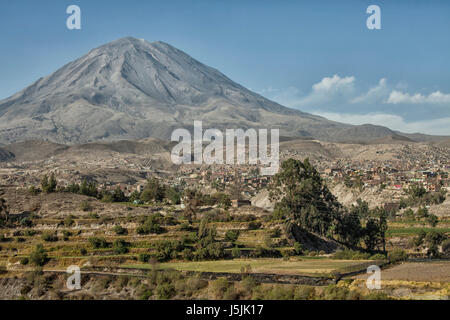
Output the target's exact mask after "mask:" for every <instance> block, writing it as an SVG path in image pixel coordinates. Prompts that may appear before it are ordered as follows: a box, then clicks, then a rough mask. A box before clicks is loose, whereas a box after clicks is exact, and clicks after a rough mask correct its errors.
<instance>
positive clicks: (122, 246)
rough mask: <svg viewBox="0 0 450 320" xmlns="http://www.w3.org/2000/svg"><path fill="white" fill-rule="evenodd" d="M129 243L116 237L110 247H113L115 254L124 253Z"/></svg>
mask: <svg viewBox="0 0 450 320" xmlns="http://www.w3.org/2000/svg"><path fill="white" fill-rule="evenodd" d="M129 245H130V244H129V243H128V242H126V241H125V240H123V239H117V240H115V241H114V243H113V245H112V247H113V250H114V253H115V254H125V253H127V252H128V251H129V250H128V247H129Z"/></svg>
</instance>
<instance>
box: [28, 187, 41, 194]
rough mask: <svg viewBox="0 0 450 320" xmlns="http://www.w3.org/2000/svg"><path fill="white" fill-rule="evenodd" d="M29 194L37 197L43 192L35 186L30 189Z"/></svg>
mask: <svg viewBox="0 0 450 320" xmlns="http://www.w3.org/2000/svg"><path fill="white" fill-rule="evenodd" d="M28 192H29V193H30V194H31V195H32V196H35V195H37V194H39V193H40V192H41V190H40V189H39V188H36V187H35V186H31V187H30V188H28Z"/></svg>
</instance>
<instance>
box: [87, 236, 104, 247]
mask: <svg viewBox="0 0 450 320" xmlns="http://www.w3.org/2000/svg"><path fill="white" fill-rule="evenodd" d="M88 241H89V243H90V244H91V246H92V247H93V248H94V249H100V248H108V246H109V244H108V242H107V241H106V240H105V238H96V237H91V238H89V239H88Z"/></svg>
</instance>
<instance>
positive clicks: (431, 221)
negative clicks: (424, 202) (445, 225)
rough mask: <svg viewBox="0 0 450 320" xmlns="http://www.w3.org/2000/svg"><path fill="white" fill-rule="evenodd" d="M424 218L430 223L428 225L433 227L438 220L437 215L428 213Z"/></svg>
mask: <svg viewBox="0 0 450 320" xmlns="http://www.w3.org/2000/svg"><path fill="white" fill-rule="evenodd" d="M426 219H427V222H428V223H429V224H430V226H432V227H433V228H434V227H436V226H437V224H438V222H439V219H438V217H437V216H436V215H434V214H430V215H428V217H427V218H426Z"/></svg>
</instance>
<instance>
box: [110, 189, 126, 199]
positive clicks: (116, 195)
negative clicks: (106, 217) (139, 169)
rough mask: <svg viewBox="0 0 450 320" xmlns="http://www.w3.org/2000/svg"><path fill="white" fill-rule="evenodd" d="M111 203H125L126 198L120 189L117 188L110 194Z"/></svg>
mask: <svg viewBox="0 0 450 320" xmlns="http://www.w3.org/2000/svg"><path fill="white" fill-rule="evenodd" d="M112 198H113V202H125V201H127V197H125V194H124V193H123V191H122V189H120V187H119V186H117V187H116V188H115V189H114V191H113V193H112Z"/></svg>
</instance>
